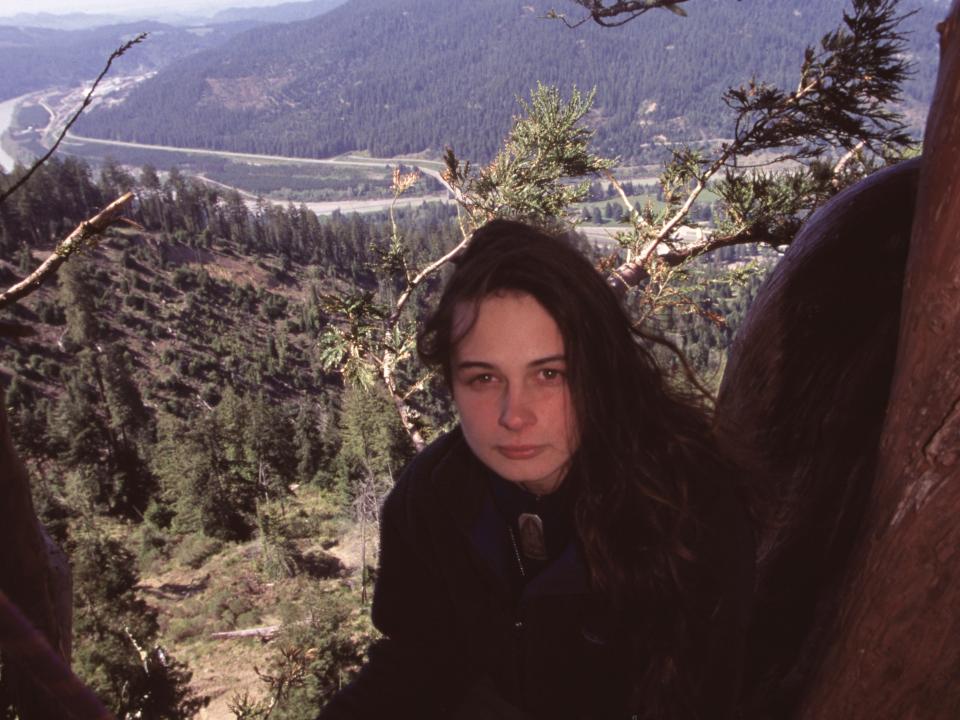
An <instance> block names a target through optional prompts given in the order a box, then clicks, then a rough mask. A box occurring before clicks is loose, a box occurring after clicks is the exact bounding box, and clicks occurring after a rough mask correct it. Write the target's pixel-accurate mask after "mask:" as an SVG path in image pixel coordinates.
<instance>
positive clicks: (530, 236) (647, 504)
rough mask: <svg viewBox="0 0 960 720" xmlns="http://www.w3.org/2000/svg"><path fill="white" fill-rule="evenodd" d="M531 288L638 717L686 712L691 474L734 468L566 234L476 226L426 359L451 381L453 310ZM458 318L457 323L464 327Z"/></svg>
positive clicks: (501, 224)
mask: <svg viewBox="0 0 960 720" xmlns="http://www.w3.org/2000/svg"><path fill="white" fill-rule="evenodd" d="M499 291H513V292H522V293H527V294H529V295H531V296H533V297H534V298H536V300H537V301H538V302H539V303H540V304H541V305H542V306H543V307H544V308H545V309H546V310H547V311H548V312H549V313H550V315H551V316H552V317H553V319H554V321H555V322H556V323H557V325H558V327H559V329H560V332H561V334H562V336H563V340H564V348H565V353H566V359H567V372H568V382H569V385H570V392H571V397H572V401H573V403H574V408H575V411H576V417H577V421H578V426H579V433H580V435H579V438H580V443H579V447H578V450H577V452H576V453H575V457H574V460H573V462H574V463H575V464H576V466H577V472H575V473H570V474H569V475H568V477H570V478H572V482H576V483H578V484H579V485H580V487H578V488H576V494H577V501H576V506H575V508H576V509H575V520H576V527H577V531H578V535H579V538H580V541H581V543H582V547H583V550H584V554H585V557H586V560H587V564H588V566H589V568H590V573H591V580H592V585H593V587H594V589H595V590H596V591H598V594H599V595H600V596H601V597H603V598H604V602H605V603H606V604H607V606H608V609H609V611H610V612H611V613H612V616H613V617H614V618H616V619H617V621H618V622H619V623H620V625H621V627H624V628H625V629H626V630H628V632H627V633H625V636H626V637H629V638H630V639H631V640H630V642H631V643H632V644H633V647H631V648H629V653H630V656H631V657H633V658H635V659H636V662H637V663H638V665H640V666H639V667H637V668H636V672H634V673H633V674H632V675H633V677H634V680H635V687H634V688H633V692H634V697H635V699H636V700H637V701H638V702H640V703H642V707H640V708H638V709H639V711H640V712H642V713H643V714H642V715H640V717H656V718H659V717H671V718H681V717H689V716H692V715H693V714H694V712H695V711H694V710H693V709H692V708H691V705H692V704H693V703H694V702H695V701H694V700H693V699H692V695H695V691H694V692H693V693H691V688H687V687H685V677H684V657H685V653H686V651H687V648H688V646H689V640H690V637H689V627H688V622H687V619H688V616H687V608H688V607H689V606H690V605H691V601H692V600H693V598H690V597H689V594H690V592H691V590H690V589H689V588H688V587H686V586H685V583H684V582H683V578H684V577H685V576H688V575H689V567H690V566H692V565H693V564H694V563H695V562H696V557H695V554H694V551H693V548H691V547H690V546H689V544H688V543H687V542H686V540H687V539H688V538H689V532H688V529H689V526H690V525H691V524H693V523H694V521H695V518H692V517H691V505H690V504H689V502H688V498H689V494H690V489H691V483H693V482H697V481H698V480H699V479H701V478H705V477H707V476H710V477H711V478H717V477H720V476H721V475H723V474H724V473H720V472H718V469H719V468H723V467H725V463H724V461H723V460H722V459H721V458H720V455H719V453H718V452H717V449H716V444H715V441H714V440H713V435H712V433H711V428H710V423H709V420H708V417H707V415H706V413H705V411H704V410H703V409H702V408H701V407H699V406H698V405H697V404H696V403H695V402H694V401H692V400H690V399H689V398H686V397H683V396H681V395H680V394H679V393H678V392H677V391H676V390H675V389H674V388H672V387H671V385H670V384H668V382H667V381H666V379H665V377H664V375H663V373H662V371H661V370H660V368H659V367H658V365H657V364H656V362H655V360H654V358H653V357H652V355H651V353H650V352H649V351H648V349H647V348H646V347H645V346H644V343H643V342H642V340H641V338H640V337H639V336H638V334H637V333H636V332H635V331H634V329H633V327H632V323H631V320H630V318H629V316H628V315H627V313H626V312H625V310H624V308H623V306H622V305H621V303H620V301H619V299H618V298H617V296H616V295H615V294H614V292H613V291H612V289H611V288H610V287H608V286H607V284H606V283H605V282H604V279H603V278H602V276H601V275H600V274H599V273H598V272H597V271H596V270H595V269H594V268H593V266H592V265H591V264H590V262H589V261H588V260H587V259H586V257H584V255H583V254H582V253H581V252H580V251H579V250H577V249H576V248H575V247H574V246H573V245H572V244H571V243H570V242H569V241H568V240H567V239H565V238H564V237H560V236H555V235H553V234H551V233H548V232H545V231H542V230H540V229H537V228H534V227H531V226H529V225H526V224H523V223H519V222H514V221H507V220H495V221H492V222H489V223H487V224H486V225H484V226H483V227H481V228H480V229H478V230H477V231H476V232H475V233H474V235H473V237H472V238H471V241H470V244H469V246H468V248H467V250H466V251H465V252H464V254H463V255H462V256H460V257H459V258H458V260H457V261H456V269H455V271H454V272H453V274H452V276H451V277H450V279H449V281H448V283H447V285H446V288H445V290H444V292H443V295H442V297H441V299H440V302H439V304H438V306H437V308H436V311H435V312H434V314H433V315H432V316H431V317H430V318H429V320H428V321H427V322H426V323H425V325H424V327H423V329H422V331H421V333H420V335H419V337H418V352H419V354H420V357H421V359H422V360H423V361H424V362H425V363H427V364H430V365H434V366H439V367H440V368H442V370H443V371H444V373H445V375H446V377H447V380H448V383H449V380H450V364H451V358H452V355H453V350H454V347H455V345H456V343H457V342H458V340H459V339H460V338H459V337H456V336H454V334H453V333H454V331H453V315H454V310H455V308H456V307H457V306H458V305H460V304H461V303H474V304H478V303H479V302H480V301H481V300H483V299H484V298H485V297H487V296H489V295H491V294H493V293H496V292H499ZM462 334H463V331H461V335H462Z"/></svg>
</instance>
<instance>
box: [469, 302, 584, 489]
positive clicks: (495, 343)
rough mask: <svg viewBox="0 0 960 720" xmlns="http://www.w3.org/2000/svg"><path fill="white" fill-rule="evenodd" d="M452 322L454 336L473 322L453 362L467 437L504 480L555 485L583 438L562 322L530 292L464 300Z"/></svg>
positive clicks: (531, 485) (540, 486)
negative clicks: (559, 324)
mask: <svg viewBox="0 0 960 720" xmlns="http://www.w3.org/2000/svg"><path fill="white" fill-rule="evenodd" d="M474 310H476V319H475V320H474V318H473V313H474ZM471 321H473V324H472V326H470V323H471ZM453 323H454V327H453V335H454V337H456V336H457V334H458V328H463V327H470V330H469V332H467V334H466V335H464V337H463V338H462V339H461V340H460V342H458V343H457V345H456V347H455V349H454V353H453V360H452V368H451V370H452V373H451V374H452V381H453V399H454V401H455V402H456V405H457V410H458V411H459V413H460V424H461V427H462V428H463V434H464V436H465V438H466V440H467V444H468V445H469V446H470V449H471V450H473V453H474V454H475V455H476V456H477V457H478V458H480V460H481V461H482V462H483V463H484V464H485V465H486V466H487V467H489V468H490V469H491V470H493V471H494V472H496V473H497V474H498V475H500V477H502V478H504V479H505V480H509V481H511V482H516V483H520V484H522V485H523V486H524V487H525V488H526V489H527V490H529V491H530V492H533V493H536V494H538V495H543V494H546V493H549V492H552V491H553V490H555V489H556V488H557V487H558V486H559V484H560V482H561V481H562V480H563V477H564V475H565V474H566V472H567V468H568V466H569V463H570V457H571V455H573V453H574V452H575V451H576V449H577V444H578V440H577V435H578V432H577V421H576V417H575V413H574V409H573V403H572V402H571V399H570V388H569V386H568V384H567V364H566V359H565V357H566V353H565V351H564V344H563V336H562V335H561V334H560V328H558V327H557V323H556V322H555V321H554V320H553V318H552V317H551V316H550V313H548V312H547V311H546V310H545V309H544V307H543V306H542V305H541V304H540V303H539V302H537V301H536V300H535V299H534V298H533V297H532V296H531V295H527V294H525V293H501V294H496V295H490V296H488V297H487V298H485V299H483V300H482V301H480V303H479V304H478V305H474V304H473V303H470V304H466V303H465V304H463V305H461V306H459V307H458V308H457V309H456V310H455V312H454V318H453Z"/></svg>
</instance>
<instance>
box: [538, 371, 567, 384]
mask: <svg viewBox="0 0 960 720" xmlns="http://www.w3.org/2000/svg"><path fill="white" fill-rule="evenodd" d="M540 377H541V378H542V379H543V380H545V381H547V382H561V381H562V380H563V370H557V369H555V368H544V369H543V370H541V371H540Z"/></svg>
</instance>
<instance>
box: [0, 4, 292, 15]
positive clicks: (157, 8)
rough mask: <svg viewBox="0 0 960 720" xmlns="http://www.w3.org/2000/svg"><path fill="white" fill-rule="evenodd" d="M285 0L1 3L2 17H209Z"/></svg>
mask: <svg viewBox="0 0 960 720" xmlns="http://www.w3.org/2000/svg"><path fill="white" fill-rule="evenodd" d="M280 2H282V0H165V1H164V2H157V1H156V0H0V17H2V16H9V15H16V14H17V13H18V12H28V13H34V12H50V13H69V12H87V13H122V14H124V15H127V14H131V13H133V14H138V13H150V14H153V13H156V14H158V15H159V14H169V13H171V12H174V13H176V12H184V13H191V14H194V13H196V14H204V15H206V14H209V13H212V12H215V11H216V10H220V9H222V8H226V7H241V6H244V7H246V6H251V5H276V4H278V3H280Z"/></svg>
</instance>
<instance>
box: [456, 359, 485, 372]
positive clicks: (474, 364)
mask: <svg viewBox="0 0 960 720" xmlns="http://www.w3.org/2000/svg"><path fill="white" fill-rule="evenodd" d="M492 367H493V363H488V362H483V361H481V360H463V361H461V362H458V363H457V370H469V369H470V368H484V369H490V368H492Z"/></svg>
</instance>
